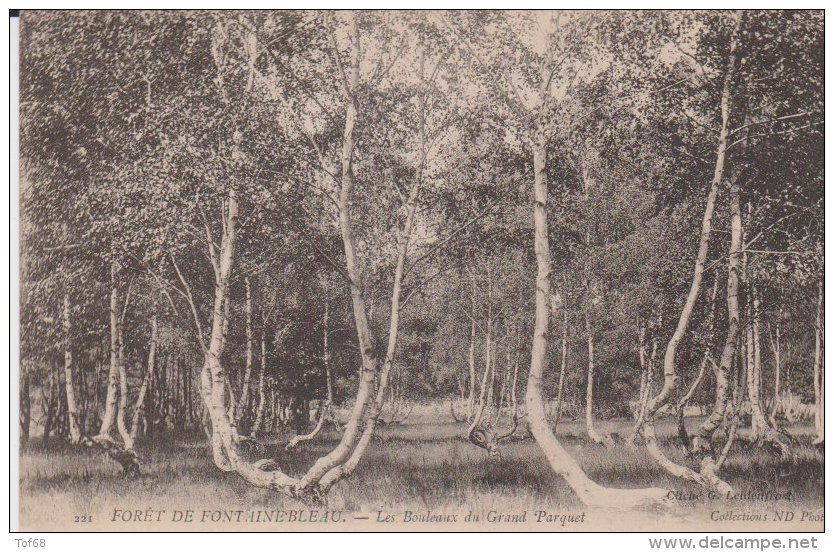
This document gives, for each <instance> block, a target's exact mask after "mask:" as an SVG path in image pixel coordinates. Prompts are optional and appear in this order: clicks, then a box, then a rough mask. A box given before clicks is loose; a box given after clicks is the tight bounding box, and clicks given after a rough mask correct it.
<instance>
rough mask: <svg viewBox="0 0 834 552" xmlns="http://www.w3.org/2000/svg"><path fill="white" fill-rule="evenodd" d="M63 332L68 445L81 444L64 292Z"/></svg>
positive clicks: (67, 302) (68, 320)
mask: <svg viewBox="0 0 834 552" xmlns="http://www.w3.org/2000/svg"><path fill="white" fill-rule="evenodd" d="M62 320H63V330H64V387H65V390H66V395H67V418H68V422H69V437H70V443H72V444H74V445H75V444H78V443H80V442H81V426H80V424H79V420H78V407H77V405H76V402H75V384H74V382H73V373H72V346H71V342H72V338H71V335H72V325H71V320H70V299H69V293H67V292H66V291H65V292H64V308H63V310H62Z"/></svg>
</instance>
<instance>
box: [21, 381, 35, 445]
mask: <svg viewBox="0 0 834 552" xmlns="http://www.w3.org/2000/svg"><path fill="white" fill-rule="evenodd" d="M30 380H31V378H30V376H29V370H28V369H26V368H25V367H24V368H23V370H22V373H21V375H20V446H21V447H22V446H25V445H26V444H27V443H28V442H29V432H30V428H31V426H32V396H31V384H30Z"/></svg>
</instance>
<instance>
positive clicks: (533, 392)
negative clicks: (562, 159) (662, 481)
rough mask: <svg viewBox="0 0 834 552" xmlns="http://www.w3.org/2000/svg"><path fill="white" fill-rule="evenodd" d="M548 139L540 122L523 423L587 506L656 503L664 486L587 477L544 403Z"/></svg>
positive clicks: (536, 143)
mask: <svg viewBox="0 0 834 552" xmlns="http://www.w3.org/2000/svg"><path fill="white" fill-rule="evenodd" d="M546 168H547V141H546V138H545V133H544V129H542V128H539V129H537V131H536V135H535V138H534V142H533V174H534V181H533V191H534V199H533V221H534V228H535V238H534V244H535V252H536V265H537V276H536V311H535V329H534V333H533V345H532V350H531V356H530V373H529V375H528V378H527V394H526V397H525V404H526V406H527V424H528V426H529V429H530V433H532V434H533V437H535V439H536V442H537V443H538V444H539V446H540V447H541V449H542V451H543V452H544V454H545V456H546V457H547V460H548V462H549V463H550V465H551V467H552V468H553V470H554V471H555V472H556V473H557V474H558V475H560V476H562V477H564V478H565V480H566V481H567V483H568V484H569V485H570V487H571V489H573V491H574V492H575V493H576V494H577V496H578V497H579V499H580V500H581V501H582V502H583V503H584V504H585V505H588V506H613V507H619V508H629V507H637V506H640V505H644V504H656V503H658V502H661V501H662V500H663V497H664V496H665V495H666V493H667V491H665V490H663V489H633V490H632V489H609V488H606V487H602V486H600V485H598V484H596V483H594V482H593V481H591V479H589V478H588V476H587V475H586V474H585V472H584V471H583V470H582V467H581V466H580V465H579V464H578V463H577V462H576V460H574V459H573V458H572V457H571V455H570V454H568V452H567V451H566V450H565V448H564V447H563V446H562V445H561V443H559V440H558V439H556V436H555V435H554V434H553V431H552V430H551V428H550V425H549V424H548V422H547V415H546V412H545V407H544V396H543V391H542V386H543V381H544V371H545V369H546V367H547V364H548V363H547V336H548V331H549V324H550V280H551V271H552V268H551V260H550V242H549V237H548V224H547V194H548V189H547V188H548V184H547V174H546Z"/></svg>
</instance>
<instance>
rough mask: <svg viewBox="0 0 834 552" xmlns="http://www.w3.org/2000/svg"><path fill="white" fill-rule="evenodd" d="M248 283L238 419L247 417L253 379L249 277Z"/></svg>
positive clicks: (247, 278)
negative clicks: (243, 366) (244, 347)
mask: <svg viewBox="0 0 834 552" xmlns="http://www.w3.org/2000/svg"><path fill="white" fill-rule="evenodd" d="M244 281H245V283H246V366H245V368H244V371H243V386H242V388H241V390H240V400H239V401H238V403H237V412H236V414H237V419H238V420H240V418H242V417H243V416H244V415H245V412H246V409H247V407H248V405H249V385H250V381H251V379H252V341H253V340H252V286H251V283H250V282H249V277H246V279H245V280H244Z"/></svg>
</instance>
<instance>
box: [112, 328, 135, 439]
mask: <svg viewBox="0 0 834 552" xmlns="http://www.w3.org/2000/svg"><path fill="white" fill-rule="evenodd" d="M122 327H123V325H122V323H121V322H119V362H118V364H119V402H118V410H117V412H116V428H117V429H118V431H119V436H121V438H122V442H123V443H124V448H125V450H133V438H132V437H131V436H130V431H129V429H128V427H127V407H128V395H127V391H128V387H127V366H126V363H125V360H124V339H123V338H122Z"/></svg>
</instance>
